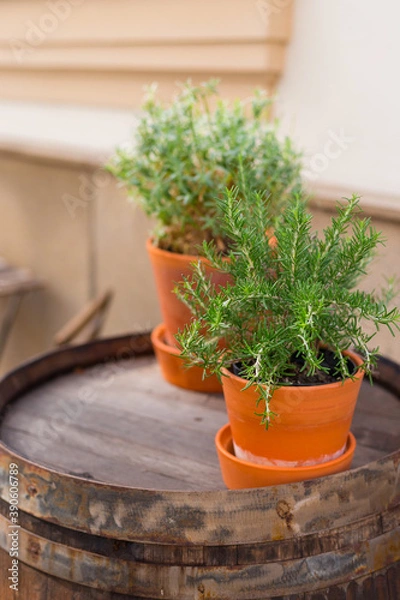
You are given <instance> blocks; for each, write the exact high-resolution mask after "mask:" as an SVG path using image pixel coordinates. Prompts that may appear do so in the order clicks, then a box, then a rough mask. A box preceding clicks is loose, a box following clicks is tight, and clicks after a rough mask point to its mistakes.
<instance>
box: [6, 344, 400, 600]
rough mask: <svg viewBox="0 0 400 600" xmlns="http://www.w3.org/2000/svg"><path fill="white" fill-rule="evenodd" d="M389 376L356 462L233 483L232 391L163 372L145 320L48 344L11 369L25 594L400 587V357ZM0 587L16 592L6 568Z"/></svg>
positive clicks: (353, 598)
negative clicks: (280, 478)
mask: <svg viewBox="0 0 400 600" xmlns="http://www.w3.org/2000/svg"><path fill="white" fill-rule="evenodd" d="M376 381H377V385H375V386H374V387H372V388H371V387H370V386H369V385H368V384H364V385H363V388H362V393H361V397H360V401H359V404H358V409H357V413H356V416H355V419H354V423H353V430H354V431H355V432H356V435H357V437H358V439H359V441H360V443H359V447H358V453H357V456H356V458H355V462H356V464H355V465H353V467H354V466H355V467H356V468H353V469H352V470H349V471H347V472H345V473H341V474H337V475H333V476H331V477H326V478H322V479H319V480H314V481H305V482H300V483H297V484H291V485H286V486H276V487H269V488H268V487H267V488H259V489H253V490H238V491H227V490H224V489H223V484H222V481H221V479H220V475H219V468H218V464H217V459H216V455H215V451H214V446H213V437H214V433H215V431H216V430H217V429H218V427H219V426H220V425H221V424H222V423H224V422H225V421H226V414H225V407H224V403H223V400H222V398H221V397H220V396H218V395H202V394H194V393H193V394H190V393H188V392H186V391H183V390H179V389H178V388H173V387H171V386H169V385H168V384H167V383H165V382H164V381H163V380H162V379H161V377H160V374H159V373H158V368H157V366H156V364H155V362H154V358H153V356H152V355H151V350H150V347H149V338H148V336H146V335H137V336H127V337H124V338H119V339H117V338H116V339H112V340H103V341H98V342H95V343H91V344H87V345H85V346H78V347H76V348H73V349H71V348H67V349H64V350H61V351H57V352H54V353H51V354H49V355H47V356H45V357H42V358H39V359H36V360H34V361H32V363H30V364H27V365H25V366H23V367H21V368H19V369H17V370H16V371H15V372H14V373H12V374H10V375H9V376H8V377H7V378H6V379H4V380H3V382H0V394H1V396H0V399H1V404H2V405H6V410H5V413H4V418H3V421H2V423H1V427H0V449H1V452H0V497H1V500H0V568H2V569H4V568H6V567H7V565H9V560H10V559H9V556H8V555H7V553H6V549H7V532H8V531H9V525H10V523H9V514H8V513H9V509H8V503H7V498H8V496H7V485H8V482H7V470H8V465H9V463H10V461H15V462H17V463H18V465H19V485H20V492H21V493H20V504H19V506H20V513H19V524H20V529H19V540H20V557H19V558H20V561H21V562H20V565H21V571H20V574H21V588H20V596H19V597H18V598H19V599H20V598H22V600H25V598H26V600H81V599H87V600H90V599H95V600H123V599H124V598H128V599H131V600H138V599H139V598H147V599H150V600H151V599H152V598H153V599H158V600H168V599H170V600H189V599H190V600H192V599H193V598H194V599H196V600H205V599H206V598H215V599H216V598H218V599H220V600H233V599H238V600H239V599H240V600H263V599H267V598H275V599H277V598H279V599H280V600H306V599H307V600H332V599H333V600H335V599H344V600H364V599H365V598H366V599H367V600H368V599H371V600H372V599H373V600H376V599H377V600H398V597H399V583H398V582H399V579H400V578H399V574H400V573H399V565H400V503H399V499H400V489H399V476H398V472H399V464H400V454H399V450H398V442H399V438H398V432H399V402H398V397H399V396H400V370H399V367H398V365H396V364H395V363H392V362H390V361H381V363H380V367H379V372H378V373H377V374H376ZM388 453H392V454H388ZM371 457H372V458H373V459H376V458H377V459H378V460H374V462H368V464H365V463H366V461H369V460H370V459H371ZM32 461H33V462H32ZM357 463H358V464H357ZM1 548H2V550H1ZM0 598H1V599H2V600H3V598H5V600H9V599H10V600H15V598H14V597H13V596H12V595H10V591H9V589H8V588H7V586H6V582H5V581H3V582H2V581H0Z"/></svg>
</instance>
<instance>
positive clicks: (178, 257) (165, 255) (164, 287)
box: [146, 239, 229, 346]
mask: <svg viewBox="0 0 400 600" xmlns="http://www.w3.org/2000/svg"><path fill="white" fill-rule="evenodd" d="M146 247H147V252H148V253H149V256H150V261H151V264H152V267H153V272H154V277H155V282H156V288H157V294H158V300H159V303H160V309H161V314H162V318H163V322H164V324H165V328H166V330H165V338H166V341H167V342H168V344H169V345H171V346H172V345H175V346H176V345H177V342H176V340H175V337H174V336H175V334H176V333H178V331H179V330H181V331H182V329H183V328H184V326H185V325H186V323H189V322H190V321H191V319H192V314H191V312H190V310H189V309H188V308H187V306H186V305H185V304H183V302H181V301H180V300H179V299H178V298H177V297H176V295H175V294H174V287H175V285H176V284H177V283H179V282H181V281H182V279H183V277H184V276H185V277H186V276H188V275H190V274H191V273H192V271H193V269H192V266H191V264H192V263H193V262H197V261H198V260H201V262H202V263H203V264H204V265H205V266H206V272H207V273H208V274H209V275H210V277H211V278H212V281H213V283H214V284H215V285H221V286H223V285H226V284H227V282H228V279H229V276H228V275H227V274H226V273H221V272H219V271H217V270H216V269H213V268H212V267H210V266H208V265H209V262H208V260H207V259H205V258H202V257H199V256H194V255H191V254H178V253H176V252H168V251H167V250H161V249H160V248H157V246H154V244H153V240H152V239H148V240H147V244H146Z"/></svg>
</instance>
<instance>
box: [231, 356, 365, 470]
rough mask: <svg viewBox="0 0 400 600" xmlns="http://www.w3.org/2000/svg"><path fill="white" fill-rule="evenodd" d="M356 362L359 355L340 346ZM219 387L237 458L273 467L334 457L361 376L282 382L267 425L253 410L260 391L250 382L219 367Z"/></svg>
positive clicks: (343, 445) (341, 443)
mask: <svg viewBox="0 0 400 600" xmlns="http://www.w3.org/2000/svg"><path fill="white" fill-rule="evenodd" d="M344 354H345V355H347V356H349V358H351V360H352V361H353V362H354V364H355V365H356V366H357V367H359V366H360V365H361V363H362V360H361V358H360V357H359V356H357V355H356V354H354V353H352V352H345V353H344ZM223 373H224V375H225V376H224V377H222V387H223V391H224V397H225V402H226V408H227V411H228V417H229V422H230V425H231V429H232V436H233V445H234V449H235V454H236V456H237V457H238V458H240V459H243V460H247V461H250V462H254V463H258V464H263V465H270V466H277V467H306V466H312V465H315V464H320V463H324V462H328V461H331V460H334V459H335V458H338V457H339V456H340V455H341V454H342V453H343V452H344V450H345V448H346V442H347V437H348V433H349V431H350V425H351V421H352V418H353V414H354V409H355V406H356V402H357V397H358V393H359V390H360V386H361V382H362V379H363V372H362V371H361V370H360V369H358V370H357V372H356V374H355V378H354V380H352V379H346V380H345V381H344V382H341V381H340V382H337V383H330V384H325V385H313V386H283V387H281V388H279V389H278V390H276V391H275V392H274V394H273V397H272V399H271V402H270V408H271V410H272V411H273V412H274V413H276V414H277V415H278V416H277V417H275V418H274V419H273V421H272V423H271V425H270V427H269V429H268V431H266V430H265V427H264V426H262V425H260V417H259V416H257V415H256V414H255V413H256V412H260V409H257V407H256V402H257V399H258V397H259V395H258V392H257V389H256V387H255V386H250V387H249V388H248V389H247V390H243V388H244V387H245V386H246V383H247V382H246V380H244V379H241V378H240V377H237V376H235V375H233V374H232V373H230V372H229V371H227V370H224V371H223Z"/></svg>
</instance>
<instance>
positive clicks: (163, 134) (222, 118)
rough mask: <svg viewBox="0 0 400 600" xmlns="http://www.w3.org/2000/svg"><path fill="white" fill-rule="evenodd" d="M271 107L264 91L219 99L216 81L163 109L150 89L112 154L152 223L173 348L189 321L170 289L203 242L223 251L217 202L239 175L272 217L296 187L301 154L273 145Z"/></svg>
mask: <svg viewBox="0 0 400 600" xmlns="http://www.w3.org/2000/svg"><path fill="white" fill-rule="evenodd" d="M270 107H271V101H270V100H269V99H268V98H267V97H266V96H265V95H264V94H263V93H262V92H256V93H255V94H254V96H253V97H252V98H250V99H248V100H246V101H236V102H233V103H228V102H225V101H222V100H221V99H219V97H218V88H217V82H216V81H209V82H206V83H203V84H201V85H199V86H193V85H192V84H191V83H190V82H187V83H185V84H184V85H182V87H181V91H180V93H179V94H178V95H177V97H176V98H175V99H174V100H173V101H172V103H170V104H167V105H164V104H163V103H161V102H160V101H159V100H158V99H157V97H156V90H155V88H154V87H152V88H151V89H150V90H149V93H148V97H147V99H146V102H145V104H144V106H143V116H142V118H141V120H140V122H139V125H138V127H137V130H136V133H135V137H134V143H133V145H132V148H131V149H130V150H127V149H120V150H118V151H117V153H116V156H115V157H114V159H113V161H112V164H111V166H110V169H111V171H112V172H113V173H114V174H115V176H116V177H117V178H118V179H119V180H120V181H121V182H122V184H123V185H124V186H125V187H126V189H127V191H128V194H129V195H130V196H131V197H132V198H134V199H135V200H136V201H137V202H138V203H139V204H140V206H141V207H142V208H143V210H144V211H145V213H146V214H147V215H149V216H150V217H152V218H154V219H155V228H154V231H153V232H152V236H151V239H149V240H148V243H147V249H148V252H149V255H150V259H151V262H152V266H153V270H154V275H155V280H156V286H157V291H158V296H159V303H160V308H161V313H162V317H163V326H162V327H161V329H160V331H163V332H164V335H165V337H166V339H167V341H168V343H169V344H171V345H174V344H176V340H175V337H174V336H175V334H176V333H177V332H178V331H179V330H180V329H182V328H183V326H184V325H185V323H186V322H188V321H189V320H190V318H191V315H190V312H189V310H188V309H187V308H186V307H185V306H184V305H183V304H182V303H181V302H180V301H179V300H178V299H177V298H176V296H175V295H174V294H173V288H174V285H175V283H176V282H179V281H181V280H182V276H183V275H187V274H189V273H190V272H191V264H192V262H193V261H194V260H197V259H198V257H199V252H200V255H201V254H202V250H201V247H202V246H201V245H202V243H203V241H207V242H210V241H214V243H215V247H216V249H217V251H218V252H219V253H220V254H221V255H224V254H226V253H227V252H228V250H229V239H228V237H227V236H226V232H225V231H224V230H223V229H222V228H221V222H220V217H219V214H218V208H217V205H216V202H215V198H216V197H221V196H222V195H223V193H224V190H225V188H233V187H234V186H242V185H243V173H244V172H245V173H246V186H247V187H248V188H249V189H260V188H262V189H266V190H267V192H268V210H269V211H270V212H271V215H275V216H276V215H277V214H279V213H280V211H281V209H282V207H284V206H285V204H286V201H287V199H288V197H289V194H290V192H291V191H292V190H293V188H295V187H296V186H299V184H300V160H299V155H298V154H297V153H296V152H295V151H294V150H293V148H292V145H291V142H290V140H289V139H288V138H286V139H284V140H283V141H280V140H279V139H278V135H277V126H276V123H271V122H270V120H269V118H268V117H269V111H270ZM199 248H200V250H199ZM205 263H206V261H205ZM207 273H208V276H209V277H212V279H213V281H214V283H215V284H220V285H224V284H225V282H226V276H225V274H222V275H221V274H220V273H219V272H218V271H217V270H208V271H207Z"/></svg>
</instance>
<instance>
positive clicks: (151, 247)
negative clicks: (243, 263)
mask: <svg viewBox="0 0 400 600" xmlns="http://www.w3.org/2000/svg"><path fill="white" fill-rule="evenodd" d="M146 248H147V251H148V252H149V253H150V252H152V253H153V254H158V256H173V257H174V260H177V261H180V262H184V263H193V262H198V261H199V260H200V261H202V262H204V263H206V264H207V265H209V266H210V267H211V263H210V261H209V260H208V258H206V257H205V256H202V255H201V254H182V253H181V252H172V251H171V250H164V249H163V248H159V247H158V246H156V245H155V244H154V237H151V236H150V237H148V238H147V240H146ZM222 260H223V261H227V262H229V257H228V256H223V257H222ZM211 268H215V267H211ZM216 270H218V269H216Z"/></svg>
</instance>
